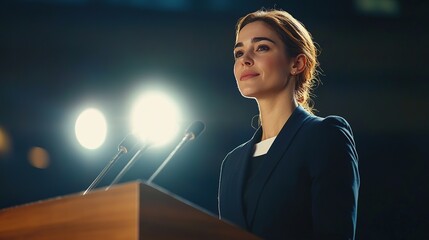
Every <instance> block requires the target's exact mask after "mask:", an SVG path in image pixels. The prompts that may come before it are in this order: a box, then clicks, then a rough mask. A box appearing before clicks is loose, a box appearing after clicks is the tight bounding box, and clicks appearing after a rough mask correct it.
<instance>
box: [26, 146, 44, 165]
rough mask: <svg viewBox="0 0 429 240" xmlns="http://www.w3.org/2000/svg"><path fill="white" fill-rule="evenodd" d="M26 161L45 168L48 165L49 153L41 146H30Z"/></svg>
mask: <svg viewBox="0 0 429 240" xmlns="http://www.w3.org/2000/svg"><path fill="white" fill-rule="evenodd" d="M28 161H29V162H30V164H31V165H32V166H33V167H35V168H39V169H44V168H47V167H48V166H49V153H48V151H46V150H45V149H43V148H41V147H32V148H31V149H30V151H29V152H28Z"/></svg>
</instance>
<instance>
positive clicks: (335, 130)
mask: <svg viewBox="0 0 429 240" xmlns="http://www.w3.org/2000/svg"><path fill="white" fill-rule="evenodd" d="M302 130H303V132H304V133H305V134H309V135H311V139H313V140H315V141H323V142H324V143H329V142H332V141H340V142H344V141H346V142H352V143H353V145H354V139H353V131H352V128H351V127H350V124H349V123H348V122H347V121H346V120H345V119H344V118H343V117H340V116H328V117H325V118H322V117H317V116H311V117H310V118H309V120H308V121H306V123H305V124H304V125H303V129H302Z"/></svg>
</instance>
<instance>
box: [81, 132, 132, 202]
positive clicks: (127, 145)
mask: <svg viewBox="0 0 429 240" xmlns="http://www.w3.org/2000/svg"><path fill="white" fill-rule="evenodd" d="M136 144H137V140H136V138H135V136H134V135H128V136H126V137H125V138H124V139H123V140H122V142H121V143H120V144H119V146H118V152H117V153H116V155H115V156H114V157H113V158H112V159H111V160H110V162H109V163H108V164H107V165H106V166H105V167H104V168H103V170H102V171H101V172H100V174H98V176H97V177H96V178H95V179H94V181H92V183H91V185H89V187H88V188H87V189H86V190H85V192H83V193H82V195H86V194H87V193H88V192H90V191H91V190H92V189H93V188H94V187H95V186H96V185H97V184H98V183H99V182H100V181H101V179H103V177H104V176H105V175H106V174H107V172H108V171H109V170H110V168H111V167H112V166H113V164H114V163H115V162H116V161H117V160H118V159H119V158H120V157H121V156H122V155H124V154H127V153H128V151H129V150H131V149H132V148H133V147H134V146H135V145H136Z"/></svg>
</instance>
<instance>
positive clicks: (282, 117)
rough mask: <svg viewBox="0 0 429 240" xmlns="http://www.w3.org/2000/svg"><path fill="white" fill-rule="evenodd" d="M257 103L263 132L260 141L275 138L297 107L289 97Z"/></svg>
mask: <svg viewBox="0 0 429 240" xmlns="http://www.w3.org/2000/svg"><path fill="white" fill-rule="evenodd" d="M257 102H258V107H259V114H260V117H261V124H262V130H263V131H262V139H261V141H263V140H265V139H268V138H272V137H275V136H277V135H278V134H279V132H280V130H281V129H282V128H283V126H284V124H285V123H286V122H287V120H288V119H289V117H290V116H291V115H292V112H293V111H294V110H295V108H296V107H297V106H298V103H297V102H296V100H295V98H293V97H289V96H284V97H282V96H278V97H275V98H268V99H257Z"/></svg>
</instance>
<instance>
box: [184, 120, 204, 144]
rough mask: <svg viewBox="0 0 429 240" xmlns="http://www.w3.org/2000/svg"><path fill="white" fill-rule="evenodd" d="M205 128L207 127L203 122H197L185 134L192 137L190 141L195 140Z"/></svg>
mask: <svg viewBox="0 0 429 240" xmlns="http://www.w3.org/2000/svg"><path fill="white" fill-rule="evenodd" d="M205 128H206V125H205V124H204V123H203V122H201V121H195V122H193V123H192V124H191V125H190V126H189V127H188V128H187V129H186V132H185V134H186V135H190V136H191V137H190V139H189V140H193V139H195V138H196V137H198V136H199V135H200V134H201V133H202V132H203V131H204V129H205Z"/></svg>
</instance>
